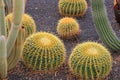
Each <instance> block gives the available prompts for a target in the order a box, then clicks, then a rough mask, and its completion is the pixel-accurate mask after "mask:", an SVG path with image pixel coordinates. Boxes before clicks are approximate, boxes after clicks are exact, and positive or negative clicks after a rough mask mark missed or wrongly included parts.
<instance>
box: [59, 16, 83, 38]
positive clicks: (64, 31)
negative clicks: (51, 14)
mask: <svg viewBox="0 0 120 80" xmlns="http://www.w3.org/2000/svg"><path fill="white" fill-rule="evenodd" d="M80 31H81V30H80V29H79V24H78V22H77V21H76V20H75V19H73V18H69V17H65V18H62V19H60V20H59V23H58V26H57V32H58V34H59V35H60V36H61V37H62V38H66V39H71V38H75V37H76V36H78V35H79V34H80Z"/></svg>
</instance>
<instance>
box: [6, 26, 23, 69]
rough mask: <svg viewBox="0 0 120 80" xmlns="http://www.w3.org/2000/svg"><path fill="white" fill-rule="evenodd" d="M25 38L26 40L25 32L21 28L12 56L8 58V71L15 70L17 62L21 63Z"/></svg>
mask: <svg viewBox="0 0 120 80" xmlns="http://www.w3.org/2000/svg"><path fill="white" fill-rule="evenodd" d="M24 38H25V30H24V29H22V28H21V29H20V30H19V33H18V36H17V38H16V41H15V44H14V48H13V49H12V51H11V53H10V56H8V58H7V63H8V70H10V69H12V68H14V67H15V66H16V64H17V62H18V61H19V58H20V56H21V51H22V47H23V43H24Z"/></svg>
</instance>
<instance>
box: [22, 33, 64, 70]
mask: <svg viewBox="0 0 120 80" xmlns="http://www.w3.org/2000/svg"><path fill="white" fill-rule="evenodd" d="M65 57H66V54H65V48H64V44H63V43H62V42H61V40H59V38H57V37H56V36H54V35H53V34H50V33H46V32H38V33H35V34H33V35H31V36H30V37H28V38H27V39H26V41H25V43H24V47H23V60H24V62H25V64H26V65H27V66H28V67H30V68H32V69H34V70H40V71H41V70H45V72H46V71H48V70H55V69H57V68H58V67H59V66H61V64H63V62H64V60H65Z"/></svg>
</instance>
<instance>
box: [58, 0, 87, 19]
mask: <svg viewBox="0 0 120 80" xmlns="http://www.w3.org/2000/svg"><path fill="white" fill-rule="evenodd" d="M58 6H59V12H60V13H61V14H62V15H64V16H76V17H79V16H80V17H82V16H83V15H84V14H85V13H86V10H87V2H86V0H59V5H58Z"/></svg>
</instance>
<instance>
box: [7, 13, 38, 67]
mask: <svg viewBox="0 0 120 80" xmlns="http://www.w3.org/2000/svg"><path fill="white" fill-rule="evenodd" d="M5 19H6V29H7V36H8V34H9V31H10V29H11V23H12V20H13V14H12V13H10V14H9V15H7V16H6V18H5ZM35 31H36V25H35V22H34V20H33V18H32V17H30V16H29V15H28V14H24V15H23V18H22V24H21V27H20V29H19V33H18V36H17V39H16V41H15V44H14V47H13V48H12V51H11V53H10V55H11V56H8V66H9V67H8V69H12V68H13V67H14V66H15V65H16V64H17V62H18V60H19V57H20V55H21V48H22V46H23V42H24V41H25V39H26V38H27V37H28V36H30V35H31V34H33V33H34V32H35Z"/></svg>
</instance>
